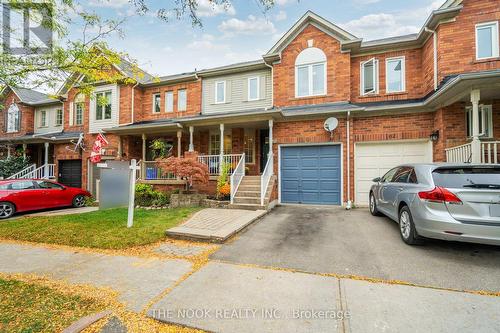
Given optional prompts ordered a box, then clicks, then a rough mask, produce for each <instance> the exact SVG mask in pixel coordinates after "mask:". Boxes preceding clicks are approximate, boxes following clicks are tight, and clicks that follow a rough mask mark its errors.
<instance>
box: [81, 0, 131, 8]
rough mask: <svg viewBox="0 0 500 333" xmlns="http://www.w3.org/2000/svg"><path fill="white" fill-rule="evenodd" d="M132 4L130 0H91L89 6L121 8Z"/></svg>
mask: <svg viewBox="0 0 500 333" xmlns="http://www.w3.org/2000/svg"><path fill="white" fill-rule="evenodd" d="M128 4H130V3H129V1H128V0H90V1H89V6H92V7H108V8H121V7H123V6H125V5H128Z"/></svg>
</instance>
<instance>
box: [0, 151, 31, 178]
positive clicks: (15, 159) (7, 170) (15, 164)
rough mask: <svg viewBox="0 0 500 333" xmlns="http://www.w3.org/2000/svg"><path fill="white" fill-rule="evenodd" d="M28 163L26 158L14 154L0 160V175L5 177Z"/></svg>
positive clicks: (23, 167) (25, 166)
mask: <svg viewBox="0 0 500 333" xmlns="http://www.w3.org/2000/svg"><path fill="white" fill-rule="evenodd" d="M29 165H30V162H29V160H28V158H24V157H23V156H22V155H19V154H15V155H13V156H11V157H9V158H6V159H5V160H1V161H0V177H3V178H7V177H10V176H12V175H13V174H15V173H18V172H19V171H21V170H23V169H25V168H27V167H28V166H29Z"/></svg>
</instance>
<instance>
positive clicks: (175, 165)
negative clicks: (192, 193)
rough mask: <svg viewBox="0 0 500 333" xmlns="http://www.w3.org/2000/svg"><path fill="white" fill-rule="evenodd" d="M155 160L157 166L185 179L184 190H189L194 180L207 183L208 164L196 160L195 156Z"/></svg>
mask: <svg viewBox="0 0 500 333" xmlns="http://www.w3.org/2000/svg"><path fill="white" fill-rule="evenodd" d="M156 161H157V163H158V167H159V168H161V169H164V170H165V171H166V172H171V173H173V174H174V175H176V176H177V177H180V178H181V179H184V180H186V181H187V182H186V190H189V189H190V188H191V187H192V186H193V182H195V181H196V182H200V183H203V184H206V183H208V180H209V173H208V166H207V165H206V164H203V163H200V162H198V160H196V159H195V158H182V157H173V156H172V157H169V158H167V159H157V160H156Z"/></svg>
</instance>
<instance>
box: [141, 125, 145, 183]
mask: <svg viewBox="0 0 500 333" xmlns="http://www.w3.org/2000/svg"><path fill="white" fill-rule="evenodd" d="M144 162H146V134H144V133H143V134H142V163H141V179H146V167H145V165H146V164H145V163H144Z"/></svg>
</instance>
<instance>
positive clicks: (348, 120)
mask: <svg viewBox="0 0 500 333" xmlns="http://www.w3.org/2000/svg"><path fill="white" fill-rule="evenodd" d="M350 118H351V111H347V205H346V207H345V209H347V210H350V209H351V208H352V202H351V121H350Z"/></svg>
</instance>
